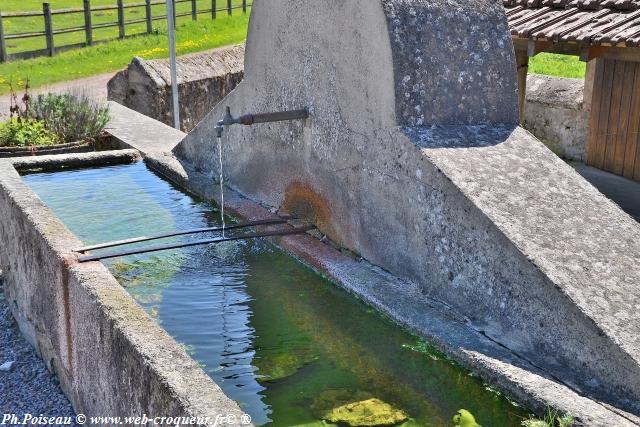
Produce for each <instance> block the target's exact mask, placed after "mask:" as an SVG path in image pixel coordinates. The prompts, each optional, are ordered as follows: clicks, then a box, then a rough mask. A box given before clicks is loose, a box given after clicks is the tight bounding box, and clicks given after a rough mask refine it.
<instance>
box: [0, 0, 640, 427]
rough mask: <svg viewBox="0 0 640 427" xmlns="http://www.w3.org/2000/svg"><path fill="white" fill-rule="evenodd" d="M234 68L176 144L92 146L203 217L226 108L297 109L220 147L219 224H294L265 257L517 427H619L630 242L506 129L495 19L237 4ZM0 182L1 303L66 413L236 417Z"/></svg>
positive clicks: (635, 411)
mask: <svg viewBox="0 0 640 427" xmlns="http://www.w3.org/2000/svg"><path fill="white" fill-rule="evenodd" d="M244 69H245V76H244V80H243V81H242V82H241V83H240V84H239V85H238V86H237V87H236V88H235V89H234V90H233V91H232V92H231V93H230V94H229V95H228V96H226V97H225V98H224V99H223V100H222V101H221V102H220V103H219V104H217V106H216V107H215V108H214V109H213V110H212V111H211V112H210V113H209V114H208V115H207V116H206V117H205V119H204V120H202V121H201V122H200V123H199V124H198V125H197V126H196V127H195V128H194V129H193V130H192V131H191V132H190V133H189V134H187V135H184V134H182V133H181V132H177V131H175V130H171V129H170V128H167V127H166V126H164V125H161V124H159V123H157V122H154V121H153V120H151V119H148V118H141V116H140V115H138V114H136V113H134V112H131V111H129V110H126V109H125V108H123V107H119V108H115V109H114V114H115V115H116V118H115V119H116V120H115V121H116V122H117V123H119V125H117V126H113V129H112V133H113V134H114V136H117V137H119V139H120V140H121V142H122V144H123V145H128V146H131V147H134V148H138V149H139V150H140V151H142V152H143V155H144V157H145V161H146V163H147V165H148V166H149V167H150V168H151V169H153V170H154V171H156V172H158V173H159V174H161V175H163V176H165V177H166V178H168V179H169V180H171V181H173V182H174V183H176V184H178V185H179V186H181V187H184V188H186V189H188V190H190V191H191V192H193V193H195V194H198V195H200V196H202V197H204V198H208V199H216V200H220V198H221V197H220V196H221V194H220V192H219V190H218V189H217V188H218V187H217V176H218V175H219V169H218V164H219V163H218V156H219V152H218V145H217V142H216V138H215V136H216V131H217V130H216V126H217V125H218V121H219V120H220V119H222V118H223V117H224V116H225V112H226V111H225V110H226V108H227V107H229V109H230V112H231V113H232V114H233V115H234V116H240V115H244V114H260V113H268V112H275V111H282V110H296V109H301V108H306V109H307V110H308V113H309V117H308V118H306V119H304V120H294V121H287V122H279V123H262V124H254V125H252V126H242V125H235V126H226V127H225V129H224V132H223V135H222V144H221V146H222V157H223V159H224V175H225V182H226V185H227V186H226V188H225V190H224V191H225V194H224V197H225V201H226V208H227V209H228V210H230V211H231V212H232V213H233V214H234V215H235V216H237V217H241V218H244V219H248V220H253V219H258V218H265V217H269V216H274V215H275V213H276V212H277V213H287V214H291V215H294V216H297V217H300V218H303V219H305V220H306V221H308V222H311V223H313V224H314V225H315V226H316V227H317V228H318V230H319V231H320V235H319V236H317V237H312V236H310V235H303V236H288V237H284V238H281V239H278V240H277V243H278V244H279V245H280V246H281V247H283V248H284V249H285V250H287V251H289V252H290V253H292V254H294V255H295V256H296V257H298V258H299V259H301V260H303V261H305V262H306V263H308V264H309V265H311V266H312V267H313V268H315V269H316V270H318V271H320V272H321V273H322V274H324V275H325V276H326V277H328V278H329V279H331V280H332V281H333V282H335V283H336V284H337V285H339V286H341V287H343V288H345V289H347V290H349V291H350V292H351V293H353V294H355V295H357V296H358V297H359V298H361V299H362V300H364V301H365V302H367V303H368V304H370V305H372V306H374V307H375V308H377V309H378V310H380V311H382V312H383V313H385V314H387V315H388V316H389V317H390V318H392V319H393V320H395V321H396V322H397V323H399V324H400V325H402V326H405V327H407V328H408V329H410V330H411V331H413V332H414V333H416V334H418V335H419V336H421V337H424V338H427V339H428V340H430V342H433V343H435V344H436V345H437V346H438V347H439V348H440V349H441V350H443V351H444V352H445V353H447V354H448V355H449V356H450V357H451V358H453V359H454V360H456V361H458V362H459V363H461V364H462V365H464V366H466V367H468V368H470V369H471V370H473V371H474V372H476V373H477V374H479V375H480V376H482V377H483V378H484V379H485V380H486V381H487V382H489V383H491V384H492V385H494V386H495V387H497V388H498V389H500V390H502V391H503V392H505V393H506V394H507V395H509V396H510V397H512V398H513V399H515V400H516V401H518V402H521V403H523V404H524V405H526V406H527V407H530V408H531V409H532V410H534V411H536V412H538V413H543V412H544V411H545V409H546V408H547V407H553V408H557V409H558V410H560V411H561V412H562V413H569V414H571V415H573V416H574V417H575V418H576V420H577V423H578V424H579V425H594V426H626V425H640V314H639V312H638V307H639V306H640V286H639V285H640V227H639V226H638V224H637V223H636V222H635V221H634V220H633V219H632V218H631V217H629V216H628V215H626V214H625V213H623V212H622V211H621V210H620V209H619V208H618V207H617V206H616V205H615V204H613V203H612V202H611V201H609V200H608V199H606V198H605V197H604V196H603V195H602V194H600V193H599V192H598V191H597V190H596V189H595V188H593V187H592V186H591V185H590V184H588V183H587V182H586V181H585V180H584V179H582V178H581V177H580V176H579V175H578V174H577V173H576V172H574V170H573V169H572V168H571V167H570V166H567V165H566V164H565V163H563V162H562V161H561V160H560V159H559V158H557V157H556V156H555V155H554V154H553V153H552V152H551V151H549V150H548V149H547V148H546V147H545V146H544V145H543V144H542V143H540V142H539V141H538V140H536V139H535V138H534V137H533V136H532V135H531V134H529V133H527V132H526V131H525V130H523V129H522V128H520V127H519V126H518V124H517V122H518V114H517V93H516V92H517V90H516V89H517V86H516V80H515V59H514V56H513V49H512V46H511V37H510V35H509V31H508V27H507V22H506V18H505V16H504V10H503V8H502V5H501V4H500V3H498V2H495V1H493V0H464V1H462V0H460V1H452V0H375V1H373V0H352V1H349V2H334V3H332V4H331V5H330V6H328V5H322V4H319V3H318V2H317V1H316V0H296V1H292V0H271V1H262V0H256V1H255V3H254V5H253V9H252V15H251V21H250V28H249V34H248V40H247V44H246V52H245V67H244ZM138 120H139V121H138ZM119 126H120V127H121V129H119V128H118V127H119ZM150 139H153V140H155V141H156V142H158V144H161V143H163V144H164V143H166V142H167V141H175V142H176V143H177V144H175V148H173V149H172V150H171V151H170V152H169V151H168V150H154V149H153V144H152V143H151V141H150ZM141 141H144V143H142V142H141ZM173 145H174V144H168V145H164V146H166V147H172V146H173ZM2 169H3V170H2V173H1V175H0V212H1V213H2V217H1V219H0V238H1V239H2V241H3V242H9V244H8V245H6V246H4V247H3V249H2V250H1V251H0V267H1V268H2V269H3V271H4V272H5V273H4V274H5V280H6V284H7V285H6V286H7V290H8V294H9V298H8V299H10V300H12V301H15V304H14V307H13V309H14V313H15V315H16V317H17V318H18V321H19V323H20V325H21V327H22V329H23V330H24V331H25V332H26V333H27V335H29V336H31V337H32V341H33V342H34V343H36V345H37V347H38V349H39V351H40V352H41V354H43V356H45V359H46V360H51V365H52V368H53V369H55V370H56V372H57V373H58V375H59V376H60V377H61V378H62V384H63V387H64V389H65V391H66V392H67V393H68V394H69V395H70V396H71V400H72V401H73V403H74V407H75V408H76V410H82V411H86V412H89V413H99V412H101V411H102V412H103V413H104V412H105V411H106V412H109V411H111V413H114V412H115V413H127V411H129V413H130V411H138V412H144V411H149V412H163V411H164V412H166V410H167V408H170V409H172V410H174V412H175V413H184V414H212V415H215V414H221V413H233V414H240V413H241V412H240V409H239V408H238V407H237V405H235V403H234V402H232V401H231V400H230V399H228V398H227V397H226V396H224V394H223V393H222V392H221V391H220V389H219V388H217V387H216V386H215V384H213V383H212V382H211V381H210V380H208V378H204V377H203V376H202V375H201V371H198V369H197V366H195V364H194V363H193V361H188V357H187V356H186V354H184V352H181V351H180V350H179V349H178V348H177V347H176V345H175V343H173V344H172V343H171V342H169V340H168V339H167V337H166V334H165V333H164V332H163V331H162V330H161V329H160V328H158V327H156V326H152V325H151V324H150V323H149V322H150V320H149V319H148V318H146V317H145V316H144V315H143V313H141V312H139V311H136V310H137V309H136V308H135V307H133V306H134V305H135V304H132V303H131V302H130V301H129V300H128V299H126V298H125V297H124V296H123V295H122V294H123V293H124V291H122V292H121V291H120V290H118V289H117V283H115V282H114V280H113V278H111V277H109V274H108V272H107V271H106V270H104V267H102V266H101V265H100V264H98V263H88V264H78V263H77V254H74V253H73V252H72V251H71V248H72V247H74V245H77V242H76V240H77V239H76V240H74V238H73V236H67V235H65V236H66V237H65V238H64V239H60V238H59V234H57V233H60V232H61V231H60V230H59V227H62V226H61V225H60V224H59V223H57V222H55V220H53V219H50V220H49V222H42V220H41V219H40V218H39V215H40V214H39V210H41V205H40V204H38V202H34V201H33V199H32V198H31V196H29V194H28V190H27V189H25V188H24V185H23V184H21V183H20V178H19V177H18V175H17V174H16V173H15V171H13V170H11V171H6V170H5V169H12V168H11V167H10V166H7V165H3V167H2ZM56 236H58V237H56ZM38 289H46V292H44V293H39V291H38ZM52 302H53V303H54V304H55V305H56V307H59V308H60V310H59V311H55V312H52V311H50V310H46V309H45V306H47V305H48V304H51V303H52ZM141 328H142V330H145V331H148V333H146V334H142V333H140V330H141ZM159 343H162V345H160V344H159ZM92 345H93V346H95V345H99V347H98V350H99V351H98V352H97V357H98V362H101V364H100V369H96V370H95V371H93V370H92V369H93V368H95V366H96V363H97V362H96V360H91V358H89V357H87V356H86V355H85V353H84V352H83V350H86V349H88V348H91V346H92ZM163 348H169V349H170V351H169V352H166V351H162V349H163ZM116 349H117V350H118V352H116ZM120 352H124V353H122V356H120V355H119V353H120ZM93 356H94V357H95V356H96V355H93ZM176 360H178V361H179V362H181V363H180V364H179V365H180V368H179V369H176V368H175V366H176V365H175V362H176ZM174 369H175V370H174ZM134 376H136V377H142V378H145V381H144V383H143V384H134V383H132V382H131V381H130V378H133V377H134ZM194 384H195V385H194ZM91 387H95V388H96V389H97V394H95V393H92V391H91V390H92V389H91ZM119 387H120V388H119ZM122 387H123V388H124V390H126V393H124V395H126V396H127V398H126V399H125V398H123V392H122V390H123V388H122ZM238 419H239V418H238ZM229 424H231V425H235V424H234V423H229ZM218 425H220V424H218Z"/></svg>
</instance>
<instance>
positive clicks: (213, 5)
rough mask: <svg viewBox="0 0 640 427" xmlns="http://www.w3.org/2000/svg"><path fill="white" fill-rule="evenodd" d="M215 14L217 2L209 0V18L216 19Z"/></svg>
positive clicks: (216, 12)
mask: <svg viewBox="0 0 640 427" xmlns="http://www.w3.org/2000/svg"><path fill="white" fill-rule="evenodd" d="M217 14H218V2H217V1H216V0H211V19H216V15H217Z"/></svg>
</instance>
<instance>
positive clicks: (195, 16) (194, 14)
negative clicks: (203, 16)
mask: <svg viewBox="0 0 640 427" xmlns="http://www.w3.org/2000/svg"><path fill="white" fill-rule="evenodd" d="M197 19H198V9H197V6H196V0H191V20H192V21H196V20H197Z"/></svg>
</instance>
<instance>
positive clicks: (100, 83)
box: [0, 72, 115, 120]
mask: <svg viewBox="0 0 640 427" xmlns="http://www.w3.org/2000/svg"><path fill="white" fill-rule="evenodd" d="M114 74H115V72H112V73H105V74H98V75H97V76H91V77H85V78H83V79H78V80H71V81H68V82H61V83H56V84H52V85H49V86H43V87H39V88H36V89H33V90H32V93H33V94H38V93H43V92H66V91H70V92H73V91H85V92H88V93H89V94H91V95H92V97H94V98H95V99H100V100H105V101H106V99H107V82H108V81H109V80H110V79H111V77H113V76H114ZM21 96H22V93H18V97H21ZM10 105H11V98H10V96H9V95H2V96H0V120H3V119H5V118H6V117H8V116H9V106H10Z"/></svg>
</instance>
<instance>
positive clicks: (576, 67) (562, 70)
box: [529, 53, 587, 79]
mask: <svg viewBox="0 0 640 427" xmlns="http://www.w3.org/2000/svg"><path fill="white" fill-rule="evenodd" d="M586 67H587V66H586V64H585V63H584V62H580V60H579V59H578V57H577V56H569V55H554V54H551V53H540V54H538V55H536V56H534V57H533V58H531V59H530V60H529V72H530V73H535V74H547V75H549V76H558V77H572V78H575V79H584V74H585V72H586Z"/></svg>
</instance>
